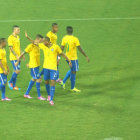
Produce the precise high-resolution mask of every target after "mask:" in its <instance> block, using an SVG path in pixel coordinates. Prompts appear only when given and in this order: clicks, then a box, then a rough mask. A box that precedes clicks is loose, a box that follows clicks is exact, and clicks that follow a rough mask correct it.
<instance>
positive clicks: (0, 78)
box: [0, 74, 11, 101]
mask: <svg viewBox="0 0 140 140" xmlns="http://www.w3.org/2000/svg"><path fill="white" fill-rule="evenodd" d="M6 82H7V75H5V74H0V89H1V92H2V99H1V100H2V101H11V99H9V98H7V97H6V96H5V88H6Z"/></svg>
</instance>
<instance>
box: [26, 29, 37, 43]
mask: <svg viewBox="0 0 140 140" xmlns="http://www.w3.org/2000/svg"><path fill="white" fill-rule="evenodd" d="M25 37H26V38H27V39H28V40H29V41H30V42H31V43H33V44H34V45H37V46H38V44H37V43H36V42H35V41H34V40H33V39H31V37H29V36H28V34H27V32H25Z"/></svg>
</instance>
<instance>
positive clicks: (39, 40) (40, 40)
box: [35, 34, 43, 43]
mask: <svg viewBox="0 0 140 140" xmlns="http://www.w3.org/2000/svg"><path fill="white" fill-rule="evenodd" d="M35 40H36V42H37V43H41V42H42V41H43V36H42V35H40V34H37V35H36V38H35Z"/></svg>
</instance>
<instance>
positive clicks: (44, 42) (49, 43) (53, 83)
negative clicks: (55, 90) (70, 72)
mask: <svg viewBox="0 0 140 140" xmlns="http://www.w3.org/2000/svg"><path fill="white" fill-rule="evenodd" d="M25 36H26V37H27V39H28V40H29V41H30V42H32V43H33V44H35V45H38V43H37V42H36V41H34V40H32V39H31V38H30V37H29V36H28V34H27V32H25ZM43 44H44V45H45V46H46V47H48V48H50V47H51V46H52V45H53V44H52V43H51V42H50V41H47V40H43ZM59 55H61V56H63V57H64V58H65V59H66V60H68V61H69V66H70V67H72V63H71V61H70V60H69V59H68V57H67V56H66V55H65V54H64V53H61V54H59ZM49 82H50V81H49V80H45V84H49ZM54 85H55V80H51V86H54Z"/></svg>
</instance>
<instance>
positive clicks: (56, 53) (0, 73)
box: [0, 23, 89, 105]
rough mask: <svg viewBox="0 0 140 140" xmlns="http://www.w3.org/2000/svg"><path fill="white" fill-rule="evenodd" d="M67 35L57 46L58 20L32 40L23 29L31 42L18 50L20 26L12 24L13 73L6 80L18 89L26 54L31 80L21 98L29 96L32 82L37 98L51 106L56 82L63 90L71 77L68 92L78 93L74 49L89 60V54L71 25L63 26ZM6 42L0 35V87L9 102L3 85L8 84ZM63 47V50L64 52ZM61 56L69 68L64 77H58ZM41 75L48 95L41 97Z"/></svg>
mask: <svg viewBox="0 0 140 140" xmlns="http://www.w3.org/2000/svg"><path fill="white" fill-rule="evenodd" d="M66 31H67V35H65V36H64V37H63V39H62V42H61V48H60V47H59V46H58V45H57V32H58V25H57V23H53V24H52V30H51V31H49V32H48V33H47V34H46V36H45V37H43V36H42V35H40V34H37V35H36V38H35V40H33V39H31V38H30V37H29V36H28V34H27V32H25V36H26V38H27V39H28V40H29V42H30V44H29V45H28V46H27V47H26V48H25V50H24V51H23V52H22V51H21V49H20V37H19V34H20V27H19V26H17V25H15V26H13V33H12V34H11V35H10V36H9V37H8V47H9V50H10V62H11V64H12V66H13V74H12V77H11V78H10V80H9V81H8V87H9V88H10V89H11V90H20V88H19V87H18V86H17V84H16V83H17V77H18V74H19V73H20V63H21V60H22V59H25V55H26V54H29V58H30V60H29V63H28V67H29V69H30V74H31V77H32V79H31V80H30V82H29V85H28V88H27V90H26V92H25V93H24V98H28V99H32V97H31V96H30V91H31V89H32V87H33V85H34V84H35V83H36V89H37V94H38V99H39V100H47V101H49V103H50V105H54V101H53V98H54V93H55V82H59V83H60V85H61V86H62V88H63V89H65V88H66V87H65V83H66V81H67V80H68V79H69V78H70V81H71V91H72V92H80V90H78V89H77V88H75V81H76V72H77V71H78V70H79V64H78V58H77V49H78V50H79V51H80V52H81V53H82V54H83V55H84V56H85V57H86V59H87V62H89V58H88V56H87V55H86V54H85V52H84V51H83V49H82V48H81V47H80V42H79V40H78V38H77V37H75V36H74V35H73V28H72V27H71V26H68V27H67V28H66ZM6 46H7V41H6V39H5V38H0V89H1V92H2V101H11V99H9V98H8V97H6V96H5V86H6V83H7V75H8V74H9V67H8V65H7V60H6V51H5V47H6ZM64 49H65V51H66V53H63V50H64ZM40 50H42V51H43V54H44V62H43V70H42V71H41V72H40V70H39V67H40ZM61 56H62V57H63V58H64V59H65V60H66V62H67V63H68V65H69V67H70V70H69V71H68V72H67V73H66V75H65V77H64V79H63V80H61V79H60V78H59V66H58V65H59V61H60V58H61ZM42 76H43V77H44V81H45V87H46V92H47V98H44V97H42V96H41V93H40V83H41V77H42Z"/></svg>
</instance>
